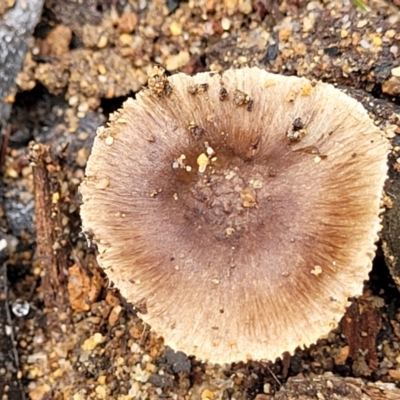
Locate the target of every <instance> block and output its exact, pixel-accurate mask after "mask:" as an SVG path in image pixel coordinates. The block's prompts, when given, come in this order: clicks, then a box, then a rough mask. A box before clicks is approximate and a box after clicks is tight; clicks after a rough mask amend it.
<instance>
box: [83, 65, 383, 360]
mask: <svg viewBox="0 0 400 400" xmlns="http://www.w3.org/2000/svg"><path fill="white" fill-rule="evenodd" d="M169 85H170V86H168V91H166V93H163V92H162V91H159V90H158V91H157V92H154V91H152V90H151V88H150V89H146V90H144V91H142V92H141V93H139V94H138V95H137V98H136V100H132V99H129V100H128V101H126V102H125V104H124V106H123V108H122V110H120V111H119V112H117V113H114V114H113V115H112V116H111V119H110V123H109V124H108V126H107V127H105V128H100V129H99V130H98V134H97V138H96V140H95V144H94V147H93V152H92V155H91V156H90V159H89V162H88V166H87V170H86V173H87V178H86V180H85V181H84V183H83V184H82V195H83V207H82V219H83V227H84V229H85V230H87V231H91V232H92V233H93V235H94V238H95V241H96V243H97V244H98V250H99V256H98V260H99V263H100V265H101V266H102V267H103V268H104V270H105V271H106V273H107V274H108V276H109V277H110V279H111V280H112V281H113V282H114V283H115V285H116V287H118V288H119V289H120V291H121V293H122V295H123V296H125V297H126V299H127V300H128V301H130V302H132V303H133V304H134V305H137V306H138V308H139V310H140V311H141V317H142V318H143V320H144V321H146V322H148V323H149V324H150V325H151V327H152V328H153V329H154V330H155V331H156V332H157V333H158V334H160V335H161V336H163V337H164V339H165V342H166V344H168V345H170V346H171V347H172V348H174V349H175V350H182V351H184V352H186V353H187V354H188V355H195V356H197V357H198V358H200V359H205V360H210V361H212V362H232V361H239V360H246V359H249V358H252V359H269V360H274V359H275V358H276V357H279V356H281V354H282V353H283V352H285V351H288V352H293V351H294V350H295V349H296V347H298V346H304V345H309V344H311V343H313V342H315V341H316V340H317V339H318V338H320V337H321V336H323V335H325V334H327V333H328V332H329V331H330V330H331V329H332V328H335V327H336V325H337V324H338V322H339V320H340V319H341V317H342V316H343V314H344V311H345V308H346V307H347V305H348V304H349V303H348V299H349V298H350V297H352V296H355V295H359V294H360V293H361V292H362V288H363V282H364V280H366V279H367V277H368V272H369V270H370V267H371V261H372V259H373V257H374V252H375V245H374V243H375V241H376V240H377V238H378V236H377V235H378V231H379V229H380V218H379V216H378V214H379V211H380V199H381V193H382V188H383V184H384V180H385V177H386V172H387V166H386V156H387V150H388V144H387V141H386V140H385V139H384V138H383V137H382V135H381V133H380V131H379V129H378V128H376V126H375V125H374V124H373V122H372V121H371V120H370V119H369V117H368V115H367V112H366V111H365V109H364V108H363V107H362V106H361V104H359V103H358V102H357V101H356V100H354V99H352V98H350V97H348V96H347V95H345V94H343V93H342V92H340V91H339V90H337V89H335V88H334V87H333V86H331V85H328V84H325V83H316V84H312V83H310V81H308V80H307V79H304V78H297V77H285V76H279V75H273V74H270V73H267V72H265V71H263V70H260V69H256V68H252V69H249V68H247V69H241V70H229V71H226V72H225V73H224V74H223V75H222V76H220V75H218V74H211V73H200V74H197V75H195V76H193V77H190V76H187V75H184V74H176V75H174V76H172V77H170V78H169ZM158 89H159V88H158Z"/></svg>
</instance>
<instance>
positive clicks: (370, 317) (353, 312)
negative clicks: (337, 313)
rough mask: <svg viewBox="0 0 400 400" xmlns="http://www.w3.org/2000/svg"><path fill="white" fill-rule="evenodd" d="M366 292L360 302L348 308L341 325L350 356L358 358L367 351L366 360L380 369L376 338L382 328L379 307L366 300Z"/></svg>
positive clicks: (370, 366) (371, 365)
mask: <svg viewBox="0 0 400 400" xmlns="http://www.w3.org/2000/svg"><path fill="white" fill-rule="evenodd" d="M366 297H367V296H366V295H365V294H364V295H363V296H362V297H361V298H360V299H359V301H358V302H353V303H352V304H351V306H350V307H349V308H348V309H347V312H346V314H345V316H344V318H343V319H342V322H341V325H342V330H343V334H344V336H345V337H346V340H347V343H348V345H349V357H350V358H351V359H353V360H356V359H357V356H358V355H359V354H360V353H366V355H365V360H366V361H367V364H368V367H369V368H370V369H371V370H372V371H376V370H377V369H378V365H379V364H378V356H377V349H376V340H377V337H378V333H379V330H380V328H381V316H380V312H379V309H378V308H376V307H375V306H374V305H373V304H372V302H370V301H367V300H366Z"/></svg>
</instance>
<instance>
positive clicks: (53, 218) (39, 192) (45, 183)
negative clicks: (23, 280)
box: [30, 143, 69, 314]
mask: <svg viewBox="0 0 400 400" xmlns="http://www.w3.org/2000/svg"><path fill="white" fill-rule="evenodd" d="M30 160H31V163H32V166H33V182H34V187H35V219H36V243H37V247H36V259H37V261H38V262H39V263H40V265H41V267H42V269H43V271H44V276H43V279H42V288H43V293H44V303H45V306H46V308H48V309H53V310H54V309H56V310H58V312H62V311H66V310H67V309H69V301H68V292H67V270H68V252H67V249H66V248H65V247H63V246H61V245H60V243H59V240H58V239H59V237H58V236H59V235H60V232H62V227H60V226H59V221H58V218H57V217H58V216H59V203H58V202H57V201H54V199H56V198H57V196H55V194H56V193H57V194H58V193H59V189H60V188H59V181H58V180H57V179H56V177H54V176H52V174H51V172H50V171H57V162H56V161H55V160H54V159H53V157H52V155H51V154H50V148H49V147H48V146H45V145H42V144H37V143H34V144H32V145H31V146H30ZM53 314H57V313H53Z"/></svg>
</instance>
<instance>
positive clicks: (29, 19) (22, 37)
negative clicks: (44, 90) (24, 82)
mask: <svg viewBox="0 0 400 400" xmlns="http://www.w3.org/2000/svg"><path fill="white" fill-rule="evenodd" d="M42 8H43V0H29V1H26V0H16V2H15V5H14V6H13V7H11V8H9V9H7V10H6V12H5V13H4V14H3V15H0V131H1V130H2V127H4V126H5V124H6V122H7V120H8V117H9V115H10V112H11V107H12V103H13V98H14V94H15V79H16V77H17V74H18V73H19V71H20V70H21V67H22V63H23V61H24V57H25V53H26V51H27V48H28V39H29V37H30V36H31V35H32V32H33V29H34V28H35V26H36V24H37V23H38V21H39V17H40V15H41V13H42Z"/></svg>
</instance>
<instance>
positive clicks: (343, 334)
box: [0, 0, 400, 400]
mask: <svg viewBox="0 0 400 400" xmlns="http://www.w3.org/2000/svg"><path fill="white" fill-rule="evenodd" d="M5 3H6V6H3V5H2V6H0V18H1V17H2V16H3V18H5V17H4V15H6V13H7V11H9V10H10V9H11V8H12V7H14V6H15V1H14V0H7V1H6V2H5ZM366 6H367V11H362V10H361V9H360V8H359V7H357V6H356V5H355V4H353V3H352V2H350V1H344V2H341V1H309V2H305V1H302V0H283V1H278V2H277V1H274V0H252V1H251V0H223V1H222V0H221V1H217V0H198V1H194V0H189V1H186V2H183V1H182V2H180V1H178V0H175V1H174V0H166V1H164V0H153V1H142V0H140V1H132V0H97V1H96V0H79V1H78V0H76V1H74V0H63V1H61V0H47V1H46V2H45V5H44V8H43V12H42V15H41V17H40V21H39V23H38V24H37V26H36V28H35V31H34V32H33V38H26V39H25V41H26V45H27V52H26V56H25V60H24V62H23V65H22V71H21V72H20V73H19V74H18V76H17V78H16V83H17V86H16V88H15V89H16V90H17V92H16V94H15V96H12V98H8V99H7V100H8V102H9V103H10V102H11V104H12V111H11V115H10V117H9V119H8V124H7V125H5V126H3V141H2V147H1V153H0V154H1V158H0V160H1V167H2V171H3V175H2V180H1V183H0V190H1V196H2V204H1V205H0V228H1V230H0V266H1V267H0V272H1V273H0V398H1V399H2V400H3V399H9V400H19V399H31V400H50V399H56V400H58V399H65V400H84V399H113V400H114V399H115V400H129V399H143V400H144V399H164V398H165V399H202V400H206V399H209V400H211V399H235V400H245V399H246V400H247V399H249V400H250V399H257V400H265V399H271V400H272V399H279V400H280V399H307V400H308V399H343V400H344V399H396V398H400V389H399V388H398V384H399V382H400V296H399V292H398V288H397V286H396V283H399V282H400V254H399V249H400V222H399V221H400V211H399V210H400V158H399V157H400V155H399V152H400V122H399V115H400V97H399V95H400V67H399V65H400V61H399V60H400V28H399V26H400V10H399V3H398V2H397V0H394V1H393V2H389V1H388V2H384V1H381V0H376V1H374V0H371V1H368V2H366ZM3 8H4V9H3ZM18 43H19V42H18ZM0 44H1V43H0ZM13 45H14V46H15V42H11V45H10V46H13ZM18 45H20V43H19V44H18ZM0 51H2V48H1V46H0ZM0 62H1V58H0ZM155 64H157V65H163V66H164V67H165V68H166V70H167V71H168V72H169V73H171V74H172V73H174V72H175V71H182V72H185V73H188V74H194V73H197V72H201V71H207V70H210V71H217V72H218V71H222V70H225V69H227V68H231V67H237V68H239V67H242V66H259V67H261V68H265V69H266V70H268V71H271V72H276V73H281V74H286V75H298V76H305V77H307V78H309V79H319V80H323V81H326V82H330V83H333V84H335V85H337V86H339V87H340V88H341V89H343V90H344V91H346V92H347V93H348V94H349V95H351V96H353V97H355V98H356V99H358V100H359V101H361V102H362V103H363V104H364V106H365V107H366V108H367V110H368V111H369V113H370V115H371V117H372V118H373V119H374V120H375V121H376V124H377V125H378V126H380V127H381V128H382V130H383V132H384V133H385V135H386V136H387V137H388V139H389V140H390V141H391V143H392V149H391V151H390V155H389V164H390V172H389V180H388V182H387V187H386V194H385V196H384V204H385V206H386V212H385V216H384V219H383V233H382V237H383V239H382V240H381V242H380V243H379V249H378V252H377V255H376V258H375V261H374V267H373V269H372V272H371V274H370V280H369V281H368V282H366V284H365V290H364V294H363V295H362V296H361V297H360V298H359V299H356V300H353V301H352V305H351V306H350V308H349V309H348V311H347V313H346V315H345V316H344V318H343V320H342V322H341V324H340V325H339V327H337V329H336V330H334V331H332V332H331V333H330V334H329V335H328V337H326V338H324V339H321V340H320V341H319V342H318V343H317V344H315V345H313V346H311V347H310V348H307V349H299V350H298V351H297V352H296V353H295V354H294V355H292V356H291V355H288V354H285V355H284V356H283V357H282V359H281V360H277V361H276V362H274V363H272V362H253V361H251V362H248V363H237V364H232V365H231V364H229V365H228V364H225V365H211V364H207V363H202V362H200V361H198V360H196V359H194V358H191V357H187V356H186V355H185V354H183V353H180V352H174V351H173V350H172V349H170V348H168V347H166V346H164V344H163V341H162V339H161V338H159V337H157V336H156V335H155V334H154V333H153V332H151V330H150V327H148V326H146V325H144V324H143V323H142V322H141V321H140V319H139V318H138V317H137V311H136V310H135V309H133V308H132V306H130V305H129V304H127V303H126V302H125V301H124V299H123V298H121V297H120V296H119V294H118V292H117V291H116V290H115V289H114V288H113V286H112V283H111V282H109V281H108V280H107V279H106V278H105V276H104V274H103V273H102V271H101V270H100V269H99V268H98V266H97V263H96V258H95V249H94V248H92V247H91V246H90V241H89V242H88V240H87V239H86V237H85V235H84V234H83V232H82V231H81V227H80V219H79V206H80V196H79V192H78V186H79V184H80V182H81V180H82V179H83V177H84V170H85V165H86V162H87V159H88V156H89V154H90V149H91V146H92V143H93V139H94V136H95V131H96V129H97V127H98V126H100V125H102V124H104V123H105V121H106V119H107V118H108V115H109V113H111V112H113V111H115V110H116V109H118V108H119V107H120V106H121V104H122V102H123V101H124V100H126V99H127V98H128V97H129V96H133V97H134V96H135V93H136V92H137V91H139V90H140V88H141V87H142V86H144V85H146V84H147V79H148V76H147V71H148V69H149V67H153V66H154V65H155ZM0 75H1V74H0ZM0 82H1V81H0ZM7 82H9V81H7ZM1 93H3V92H1Z"/></svg>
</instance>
